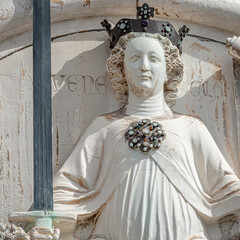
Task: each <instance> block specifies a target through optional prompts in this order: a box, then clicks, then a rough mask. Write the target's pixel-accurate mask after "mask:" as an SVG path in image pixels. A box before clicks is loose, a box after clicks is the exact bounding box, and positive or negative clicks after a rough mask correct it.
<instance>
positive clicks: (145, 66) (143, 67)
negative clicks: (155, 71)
mask: <svg viewBox="0 0 240 240" xmlns="http://www.w3.org/2000/svg"><path fill="white" fill-rule="evenodd" d="M139 69H140V70H141V71H143V72H147V71H149V67H148V64H147V61H146V60H145V59H144V60H143V62H142V65H141V66H140V67H139Z"/></svg>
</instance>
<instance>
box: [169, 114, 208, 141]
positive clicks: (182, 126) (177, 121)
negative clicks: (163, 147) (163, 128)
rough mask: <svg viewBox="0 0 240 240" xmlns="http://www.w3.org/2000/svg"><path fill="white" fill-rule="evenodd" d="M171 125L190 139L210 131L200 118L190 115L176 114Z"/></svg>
mask: <svg viewBox="0 0 240 240" xmlns="http://www.w3.org/2000/svg"><path fill="white" fill-rule="evenodd" d="M171 127H172V128H173V129H175V130H176V132H179V133H181V134H182V135H183V136H185V137H187V136H188V137H189V138H190V139H192V138H199V137H201V136H203V135H205V134H207V133H208V130H207V128H206V126H205V124H204V123H203V121H202V120H201V119H200V118H197V117H194V116H189V115H175V116H174V119H173V120H172V123H171Z"/></svg>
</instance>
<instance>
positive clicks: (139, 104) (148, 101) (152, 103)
mask: <svg viewBox="0 0 240 240" xmlns="http://www.w3.org/2000/svg"><path fill="white" fill-rule="evenodd" d="M125 108H126V114H127V115H129V116H136V117H139V118H149V117H162V118H165V117H166V118H170V117H172V115H173V113H172V111H171V109H170V108H169V107H168V105H167V104H166V102H165V100H164V96H163V93H159V94H157V95H154V96H151V97H137V96H135V95H133V94H131V93H129V96H128V103H127V105H126V107H125Z"/></svg>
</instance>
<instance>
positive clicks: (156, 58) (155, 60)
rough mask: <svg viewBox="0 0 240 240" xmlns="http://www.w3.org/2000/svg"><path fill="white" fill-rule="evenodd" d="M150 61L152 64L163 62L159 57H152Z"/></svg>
mask: <svg viewBox="0 0 240 240" xmlns="http://www.w3.org/2000/svg"><path fill="white" fill-rule="evenodd" d="M149 60H150V61H151V62H161V60H160V59H159V58H158V57H156V56H150V57H149Z"/></svg>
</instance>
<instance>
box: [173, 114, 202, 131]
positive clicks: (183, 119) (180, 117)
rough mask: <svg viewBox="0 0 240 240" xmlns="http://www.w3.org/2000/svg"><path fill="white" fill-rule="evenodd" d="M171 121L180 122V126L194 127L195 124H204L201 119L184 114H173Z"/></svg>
mask: <svg viewBox="0 0 240 240" xmlns="http://www.w3.org/2000/svg"><path fill="white" fill-rule="evenodd" d="M172 120H173V122H176V123H178V124H177V125H179V124H181V125H182V127H186V128H194V127H196V126H205V125H204V123H203V121H202V120H201V119H200V118H198V117H194V116H191V115H184V114H174V117H173V119H172Z"/></svg>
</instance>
